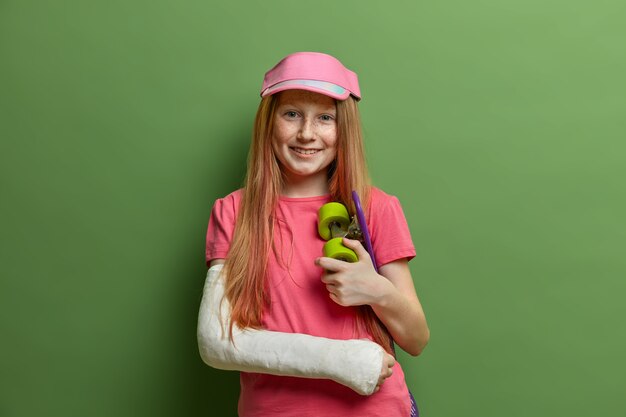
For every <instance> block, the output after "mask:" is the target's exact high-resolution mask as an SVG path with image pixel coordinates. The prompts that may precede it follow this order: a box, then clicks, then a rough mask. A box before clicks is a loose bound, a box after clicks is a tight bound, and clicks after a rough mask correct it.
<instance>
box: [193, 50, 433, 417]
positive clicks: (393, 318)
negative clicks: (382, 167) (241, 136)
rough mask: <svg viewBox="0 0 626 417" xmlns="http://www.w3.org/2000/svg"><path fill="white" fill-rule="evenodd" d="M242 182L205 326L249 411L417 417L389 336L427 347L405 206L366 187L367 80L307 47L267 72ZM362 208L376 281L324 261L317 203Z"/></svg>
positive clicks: (216, 360) (230, 199)
mask: <svg viewBox="0 0 626 417" xmlns="http://www.w3.org/2000/svg"><path fill="white" fill-rule="evenodd" d="M261 97H262V99H261V103H260V105H259V109H258V112H257V115H256V120H255V123H254V131H253V139H252V144H251V147H250V153H249V156H248V171H247V175H246V179H245V185H244V187H243V188H242V189H239V190H237V191H234V192H233V193H231V194H229V195H228V196H226V197H224V198H221V199H218V200H217V201H216V202H215V204H214V206H213V210H212V212H211V217H210V219H209V226H208V231H207V247H206V260H207V264H208V265H209V267H210V268H209V273H208V275H207V281H206V284H205V289H204V295H203V300H202V303H201V306H200V314H199V320H198V342H199V348H200V354H201V356H202V358H203V360H204V361H205V362H206V363H207V364H209V365H211V366H213V367H216V368H220V369H230V370H239V371H242V372H241V394H240V397H239V405H238V411H239V415H240V416H241V417H252V416H276V417H278V416H299V417H308V416H311V417H313V416H315V417H319V416H325V417H332V416H342V417H344V416H349V415H354V416H384V417H389V416H407V417H408V416H409V415H410V414H411V400H410V396H409V393H408V390H407V386H406V383H405V380H404V375H403V372H402V369H401V367H400V365H399V364H398V363H397V362H395V360H394V353H393V347H392V345H393V342H392V339H393V341H395V343H396V344H397V345H398V346H400V347H401V348H402V349H404V350H405V351H406V352H408V353H409V354H411V355H414V356H416V355H419V354H420V352H421V351H422V349H423V348H424V347H425V345H426V343H427V342H428V338H429V330H428V326H427V324H426V319H425V317H424V312H423V310H422V307H421V305H420V302H419V300H418V297H417V294H416V291H415V288H414V286H413V280H412V277H411V273H410V270H409V267H408V261H409V260H410V259H411V258H413V257H414V256H415V249H414V247H413V243H412V241H411V236H410V233H409V229H408V226H407V223H406V220H405V217H404V214H403V211H402V208H401V206H400V203H399V201H398V199H397V198H396V197H394V196H390V195H388V194H386V193H384V192H383V191H381V190H380V189H378V188H376V187H373V186H371V185H370V180H369V176H368V173H367V169H366V164H365V155H364V148H363V138H362V133H361V125H360V119H359V113H358V107H357V101H358V100H360V98H361V94H360V90H359V85H358V80H357V76H356V74H355V73H354V72H352V71H350V70H348V69H347V68H345V67H344V66H343V65H342V64H341V63H340V62H339V61H338V60H337V59H335V58H334V57H332V56H330V55H326V54H321V53H314V52H299V53H295V54H291V55H289V56H287V57H286V58H284V59H283V60H281V61H280V62H279V63H278V64H277V65H276V66H275V67H273V68H272V69H271V70H269V71H268V72H267V73H266V74H265V78H264V81H263V87H262V90H261ZM352 190H356V191H357V192H358V194H359V196H360V198H361V201H362V204H363V208H364V211H365V213H366V218H367V225H368V227H369V230H370V234H371V238H372V246H373V253H374V254H375V257H376V262H377V265H379V273H377V272H376V270H375V269H374V266H373V262H372V260H371V258H370V255H369V254H368V252H367V251H366V250H365V249H364V248H363V246H362V245H361V243H360V242H359V241H358V240H350V239H345V238H344V245H345V246H346V247H348V248H351V249H352V250H354V251H355V252H356V253H357V255H358V258H359V260H358V261H357V262H354V263H348V262H343V261H339V260H336V259H331V258H326V257H323V256H322V246H323V245H324V243H325V241H324V240H322V238H321V237H320V236H319V235H318V232H317V220H318V217H317V216H318V210H319V208H320V207H321V206H322V205H323V204H325V203H328V202H331V201H337V202H341V203H343V204H344V205H345V206H346V207H347V208H348V210H349V211H350V213H351V214H354V212H355V209H354V204H353V203H352V198H351V192H352Z"/></svg>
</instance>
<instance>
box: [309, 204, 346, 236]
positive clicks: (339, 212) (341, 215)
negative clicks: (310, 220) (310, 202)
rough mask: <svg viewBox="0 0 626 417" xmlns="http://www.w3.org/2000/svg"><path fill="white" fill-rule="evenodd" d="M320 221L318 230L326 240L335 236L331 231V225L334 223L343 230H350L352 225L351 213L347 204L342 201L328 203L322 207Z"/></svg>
mask: <svg viewBox="0 0 626 417" xmlns="http://www.w3.org/2000/svg"><path fill="white" fill-rule="evenodd" d="M318 219H319V222H318V223H317V231H318V232H319V234H320V236H321V237H322V239H324V240H329V239H331V238H333V237H336V236H333V235H332V232H331V226H332V225H333V224H336V225H338V226H339V227H340V228H341V229H343V230H346V231H347V230H348V226H350V215H349V214H348V210H347V209H346V206H344V205H343V204H341V203H326V204H324V205H323V206H322V207H320V209H319V212H318Z"/></svg>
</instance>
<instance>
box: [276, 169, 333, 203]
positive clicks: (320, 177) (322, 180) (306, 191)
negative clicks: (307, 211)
mask: <svg viewBox="0 0 626 417" xmlns="http://www.w3.org/2000/svg"><path fill="white" fill-rule="evenodd" d="M326 175H327V174H326V172H320V173H318V174H317V175H310V176H306V177H298V176H295V175H294V176H286V177H285V182H284V184H283V189H282V192H281V194H282V195H283V196H284V197H291V198H302V197H316V196H320V195H325V194H328V193H329V188H328V179H327V176H326Z"/></svg>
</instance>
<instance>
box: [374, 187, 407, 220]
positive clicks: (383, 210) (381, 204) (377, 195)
mask: <svg viewBox="0 0 626 417" xmlns="http://www.w3.org/2000/svg"><path fill="white" fill-rule="evenodd" d="M389 210H391V211H392V212H398V211H402V205H401V204H400V200H399V199H398V197H396V196H395V195H393V194H389V193H387V192H385V191H383V190H382V189H380V188H378V187H374V186H373V185H372V186H371V188H370V205H369V213H370V215H374V216H381V215H384V214H389Z"/></svg>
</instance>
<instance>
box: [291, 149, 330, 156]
mask: <svg viewBox="0 0 626 417" xmlns="http://www.w3.org/2000/svg"><path fill="white" fill-rule="evenodd" d="M289 149H291V150H292V151H294V152H297V153H299V154H302V155H313V154H316V153H318V152H321V151H322V150H321V149H303V148H295V147H289Z"/></svg>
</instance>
